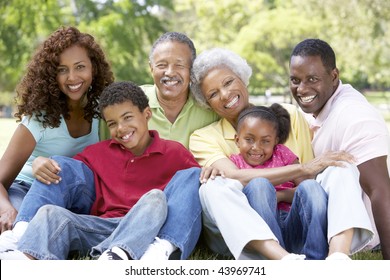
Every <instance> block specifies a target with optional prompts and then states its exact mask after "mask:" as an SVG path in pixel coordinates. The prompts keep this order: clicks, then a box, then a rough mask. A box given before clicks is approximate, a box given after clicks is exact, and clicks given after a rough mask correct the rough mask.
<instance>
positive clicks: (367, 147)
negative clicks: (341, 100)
mask: <svg viewBox="0 0 390 280" xmlns="http://www.w3.org/2000/svg"><path fill="white" fill-rule="evenodd" d="M352 107H353V111H354V112H359V111H360V112H364V113H359V114H356V113H355V114H353V113H352V112H351V113H350V114H349V113H348V112H347V111H348V109H347V108H345V110H346V111H344V112H343V113H342V114H341V113H339V115H338V119H337V126H336V127H337V131H335V132H334V133H340V134H341V135H342V137H334V138H333V139H337V140H338V141H339V143H337V145H336V146H339V147H340V149H339V150H344V151H347V152H349V153H351V154H352V155H354V156H355V157H356V159H357V164H358V165H359V164H361V163H363V162H365V161H368V160H370V159H372V158H376V157H380V156H384V155H388V153H389V146H388V145H389V133H388V130H387V127H386V124H385V122H384V120H383V119H382V118H381V117H380V116H378V115H377V112H374V111H371V110H367V107H362V108H360V109H359V107H358V105H354V106H352Z"/></svg>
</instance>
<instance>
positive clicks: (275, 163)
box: [230, 144, 298, 211]
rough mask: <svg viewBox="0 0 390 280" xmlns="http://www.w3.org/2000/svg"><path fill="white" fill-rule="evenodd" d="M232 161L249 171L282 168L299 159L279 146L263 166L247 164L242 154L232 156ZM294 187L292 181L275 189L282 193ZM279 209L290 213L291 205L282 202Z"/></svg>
mask: <svg viewBox="0 0 390 280" xmlns="http://www.w3.org/2000/svg"><path fill="white" fill-rule="evenodd" d="M230 159H231V160H232V161H233V162H234V164H235V165H236V166H237V167H238V168H240V169H249V168H259V169H264V168H273V167H281V166H286V165H290V164H293V163H294V162H295V161H296V160H297V159H298V157H297V156H296V155H295V154H294V153H293V152H292V151H291V150H290V149H289V148H287V147H286V146H284V145H281V144H278V145H276V146H275V147H274V151H273V154H272V157H271V158H270V159H269V160H267V161H266V162H264V163H263V164H262V165H257V166H251V165H249V164H248V163H246V161H245V160H244V158H243V157H242V155H241V154H237V155H231V156H230ZM294 187H295V184H294V182H292V181H290V182H285V183H283V184H280V185H277V186H275V189H276V191H281V190H284V189H290V188H294ZM278 208H279V209H282V210H284V211H289V210H290V208H291V204H290V203H287V202H280V203H278Z"/></svg>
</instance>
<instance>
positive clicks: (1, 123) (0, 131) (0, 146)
mask: <svg viewBox="0 0 390 280" xmlns="http://www.w3.org/2000/svg"><path fill="white" fill-rule="evenodd" d="M17 125H18V123H16V120H15V119H6V118H0V157H1V156H2V155H3V153H4V151H5V149H6V148H7V146H8V143H9V141H10V139H11V137H12V134H13V133H14V131H15V128H16V126H17Z"/></svg>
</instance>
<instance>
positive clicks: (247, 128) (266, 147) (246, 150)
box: [235, 116, 279, 166]
mask: <svg viewBox="0 0 390 280" xmlns="http://www.w3.org/2000/svg"><path fill="white" fill-rule="evenodd" d="M235 141H236V144H237V147H238V148H239V149H240V153H241V155H242V157H243V158H244V160H245V162H246V163H248V164H249V165H251V166H257V165H262V164H263V163H264V162H265V161H267V160H269V159H270V158H271V157H272V154H273V151H274V147H275V145H277V144H278V141H279V139H278V137H277V132H276V129H275V126H274V124H273V123H272V122H270V121H267V120H263V119H259V118H256V117H251V116H248V117H246V119H245V120H243V121H242V123H241V124H240V128H239V132H238V134H237V135H236V137H235Z"/></svg>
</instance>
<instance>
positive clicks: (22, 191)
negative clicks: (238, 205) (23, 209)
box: [8, 180, 31, 211]
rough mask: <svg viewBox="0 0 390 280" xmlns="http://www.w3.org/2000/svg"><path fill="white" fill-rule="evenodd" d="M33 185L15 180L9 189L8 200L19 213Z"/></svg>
mask: <svg viewBox="0 0 390 280" xmlns="http://www.w3.org/2000/svg"><path fill="white" fill-rule="evenodd" d="M30 187H31V185H30V184H29V183H26V182H24V181H20V180H15V181H14V182H13V183H12V185H11V187H10V188H9V189H8V198H9V201H10V202H11V204H12V206H13V207H14V208H15V209H16V210H18V211H19V209H20V206H21V205H22V202H23V199H24V197H25V196H26V194H27V193H28V191H29V190H30Z"/></svg>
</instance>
